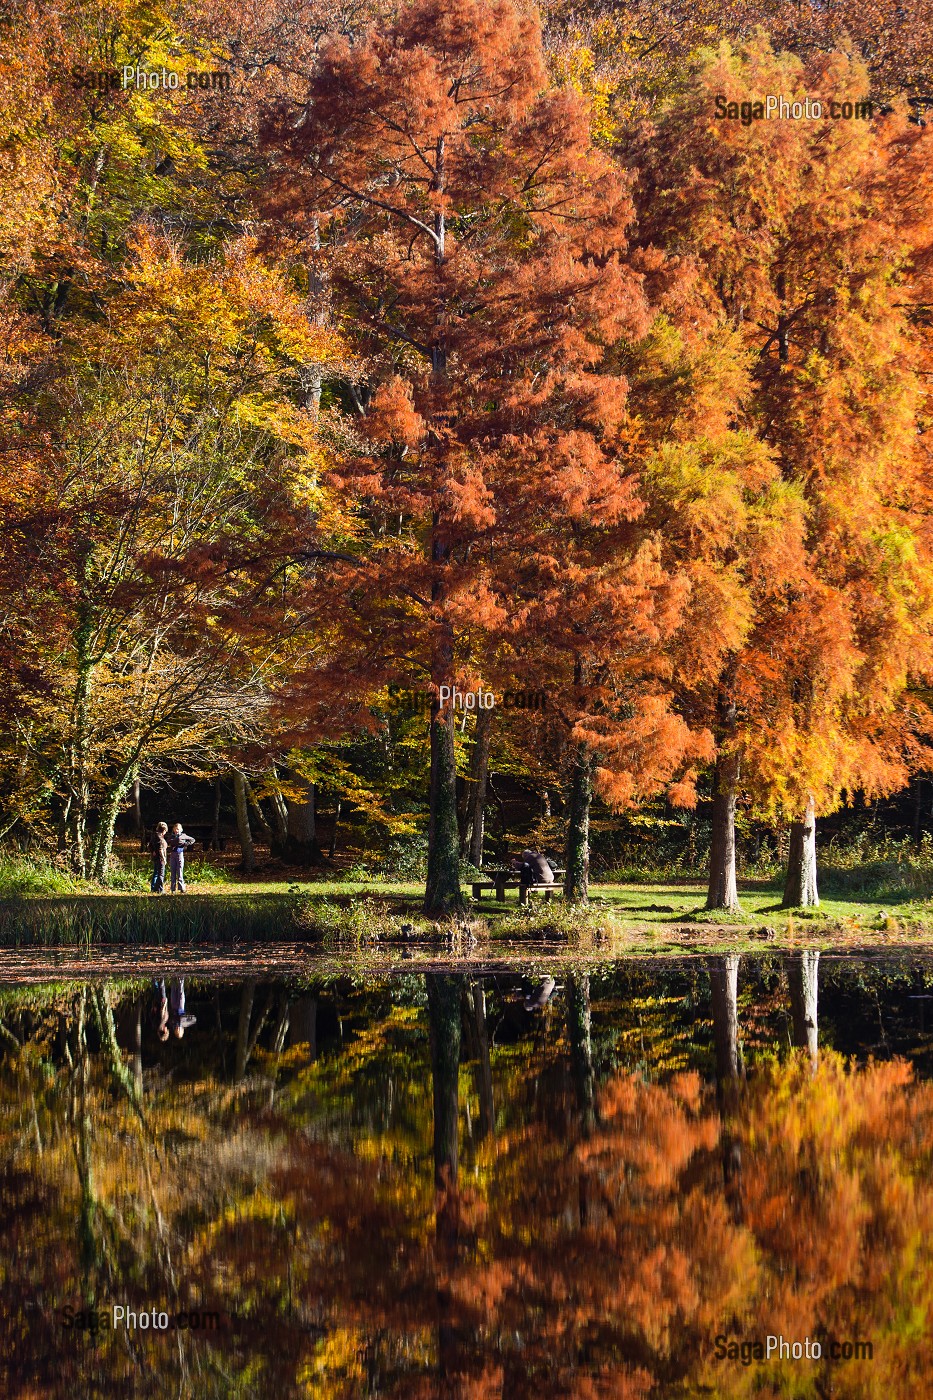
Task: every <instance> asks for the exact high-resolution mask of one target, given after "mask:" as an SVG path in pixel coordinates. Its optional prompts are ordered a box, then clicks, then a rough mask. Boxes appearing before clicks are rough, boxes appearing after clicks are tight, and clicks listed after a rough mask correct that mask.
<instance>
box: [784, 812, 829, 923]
mask: <svg viewBox="0 0 933 1400" xmlns="http://www.w3.org/2000/svg"><path fill="white" fill-rule="evenodd" d="M819 902H820V898H819V894H818V892H817V888H816V806H815V804H814V801H813V798H812V797H810V798H809V800H808V801H807V809H806V812H805V813H804V818H803V821H800V822H792V823H791V828H790V852H789V854H788V858H787V879H786V881H785V883H784V898H783V899H782V901H781V908H782V909H808V908H814V907H815V906H816V905H818V904H819Z"/></svg>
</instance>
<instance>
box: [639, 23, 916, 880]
mask: <svg viewBox="0 0 933 1400" xmlns="http://www.w3.org/2000/svg"><path fill="white" fill-rule="evenodd" d="M866 82H867V79H866V75H865V73H864V71H863V70H862V69H860V68H859V67H858V66H857V65H853V64H852V63H850V62H849V61H848V60H847V59H846V58H845V57H844V56H842V55H839V54H837V55H832V56H829V57H828V58H825V59H821V60H820V61H819V62H818V63H814V65H813V66H812V67H811V68H809V69H805V68H804V67H803V65H802V64H801V63H800V61H799V60H797V59H794V58H792V57H790V56H788V55H781V56H777V55H775V54H774V53H773V52H772V51H771V49H770V48H769V46H768V45H767V43H766V41H763V40H758V41H756V42H755V43H754V44H753V45H751V46H750V48H749V49H748V50H747V51H746V52H745V53H744V54H742V55H737V54H735V53H733V52H732V50H731V49H729V47H728V46H727V45H725V44H724V45H723V46H722V47H721V48H720V50H719V52H718V53H717V54H715V55H714V54H708V55H706V57H705V58H704V59H703V60H702V61H701V63H700V64H699V66H698V68H697V72H696V81H695V83H694V84H693V85H692V86H691V87H690V89H689V90H688V92H687V93H686V94H685V95H684V96H683V97H682V98H678V99H677V100H676V101H673V102H672V103H671V104H670V106H669V108H668V110H667V111H666V112H665V113H664V115H663V116H662V117H661V119H660V120H659V122H658V125H657V128H656V130H655V131H653V132H651V133H650V134H648V135H647V136H646V138H645V140H644V141H643V142H642V143H641V144H640V146H633V149H632V151H631V152H630V155H631V157H632V159H633V160H634V161H635V162H636V163H637V164H638V166H639V171H640V180H639V186H638V204H639V211H640V214H641V222H640V237H641V238H643V239H644V240H645V241H646V242H651V243H653V244H655V245H657V246H660V247H662V248H664V249H665V250H666V251H667V252H668V253H669V254H670V255H673V256H676V257H678V258H681V259H683V260H684V262H685V263H686V264H687V265H688V266H690V267H692V268H693V269H694V274H695V277H696V279H697V280H696V286H695V297H696V301H697V304H698V305H699V306H700V307H702V308H703V310H704V312H705V314H706V315H707V316H708V317H710V318H712V319H713V320H715V321H717V322H718V323H720V324H721V325H722V327H723V328H724V330H725V329H728V333H729V334H730V335H731V336H732V337H733V338H734V343H735V346H736V351H737V357H738V362H740V363H744V364H745V366H746V367H747V372H748V373H749V375H750V379H751V394H750V397H749V399H748V402H747V414H748V422H749V425H750V427H751V428H752V429H753V430H754V432H755V433H756V434H757V437H758V439H759V440H760V441H761V442H762V444H764V445H766V447H767V450H768V452H769V454H770V455H771V457H772V459H773V461H774V462H775V463H776V465H777V466H778V468H779V471H780V479H781V481H782V482H783V484H784V489H785V490H786V491H788V492H790V493H791V494H792V496H794V497H795V498H796V500H797V502H798V506H799V511H798V514H799V521H800V530H799V533H798V538H797V544H796V546H795V552H794V553H793V554H792V553H790V552H787V551H785V552H784V554H783V556H782V557H781V558H780V559H777V560H772V561H771V565H772V566H771V567H770V568H769V572H768V575H767V577H766V578H765V579H764V580H763V585H764V586H763V587H762V588H760V589H759V590H758V591H757V595H756V596H755V598H754V599H753V605H754V606H753V613H752V614H750V615H749V617H748V619H747V625H745V626H744V628H742V629H741V635H740V636H738V637H736V639H735V641H734V644H733V645H732V646H731V648H730V650H729V654H728V656H727V658H726V661H725V664H724V665H723V667H722V668H721V669H720V671H719V673H718V676H717V679H716V682H715V684H714V685H713V686H709V685H707V684H705V683H704V685H702V686H700V687H697V686H695V685H693V686H691V684H690V683H689V680H688V682H687V684H686V686H685V696H686V699H685V704H686V705H687V707H688V709H689V708H691V707H694V706H699V707H700V709H703V708H704V707H705V708H706V711H707V713H708V714H709V715H710V717H711V720H713V721H715V723H716V725H717V728H718V734H717V738H718V741H719V759H718V763H717V803H718V806H717V811H716V818H717V829H716V831H714V861H713V864H714V869H713V870H712V872H711V881H710V891H709V904H710V907H715V906H717V905H720V904H730V903H734V902H735V885H734V878H730V877H729V875H728V872H726V871H725V870H724V865H723V862H724V860H728V857H729V852H730V851H731V852H733V854H734V837H733V836H732V822H733V816H734V810H735V802H736V798H737V795H738V794H739V793H740V792H741V791H743V790H744V791H745V792H746V793H747V794H748V795H749V797H750V798H751V799H752V800H753V801H754V803H755V805H756V806H757V807H758V809H759V810H760V811H769V812H771V813H781V814H784V815H787V816H789V817H792V818H794V819H795V825H794V828H793V837H794V850H793V852H792V878H791V879H790V880H789V882H788V887H787V890H786V892H785V903H788V904H791V905H795V904H800V903H814V902H816V898H817V896H816V881H815V850H814V845H813V842H814V826H815V822H814V810H822V811H824V812H825V811H829V810H832V809H833V808H834V807H835V806H836V805H838V803H839V802H840V801H841V800H842V799H843V798H844V796H845V794H846V793H851V792H853V791H854V790H857V789H860V790H861V791H863V792H865V793H866V794H869V795H870V794H878V793H883V792H887V791H892V790H894V789H896V788H898V787H900V786H902V785H903V783H904V782H905V780H906V777H907V775H908V772H909V770H910V767H911V765H912V764H913V763H916V762H917V759H918V754H922V753H923V752H924V751H925V749H924V738H925V735H926V733H927V731H928V728H929V721H928V717H927V714H926V711H925V709H924V707H923V705H922V704H921V703H920V701H919V699H918V698H917V697H916V695H915V694H913V693H912V692H911V690H910V684H911V682H912V681H916V680H926V679H927V678H928V677H929V675H930V672H931V666H933V554H931V552H930V544H931V541H930V537H929V530H928V527H927V524H926V517H927V513H928V495H929V484H930V478H929V462H928V461H927V460H926V458H925V457H924V456H923V455H922V452H921V448H922V433H921V429H922V424H923V418H924V400H925V390H924V386H923V373H922V371H923V369H924V366H925V364H926V363H927V361H928V355H929V346H928V344H927V343H926V340H925V335H926V332H925V331H924V329H923V327H922V325H921V324H920V323H919V318H918V316H917V315H916V311H917V308H918V306H919V305H921V304H923V303H924V302H928V301H929V295H928V290H929V275H930V267H931V249H933V163H931V152H933V147H931V143H930V137H929V133H928V132H926V131H924V130H923V129H921V128H918V127H917V126H914V125H911V124H910V123H909V122H908V120H907V119H906V116H905V114H904V113H902V112H894V113H891V114H889V115H887V116H886V117H884V118H880V119H876V120H875V121H873V122H865V121H838V120H836V121H834V120H832V118H831V116H830V109H829V101H830V100H831V99H834V98H836V99H838V98H841V97H844V98H846V99H851V100H852V101H855V100H857V99H858V98H859V97H860V96H863V95H864V93H865V90H866ZM767 93H783V94H785V95H786V96H787V97H788V99H789V100H791V99H793V98H796V99H799V100H801V101H802V100H803V99H804V97H805V96H806V95H808V94H809V95H810V96H811V97H812V98H814V99H821V100H822V102H823V109H824V117H823V119H821V120H800V121H796V120H792V119H791V120H761V121H752V122H751V123H750V124H745V125H743V124H742V123H741V122H740V121H731V120H729V119H728V118H726V119H720V118H717V116H716V110H717V108H716V97H717V95H720V94H721V95H723V96H724V97H725V99H726V102H727V103H731V102H736V101H737V102H739V103H741V102H743V101H745V102H754V101H756V100H760V99H761V97H762V95H763V94H767ZM755 567H756V562H755V560H754V559H753V558H752V557H751V556H750V555H748V556H747V558H746V564H745V571H746V575H747V576H750V575H751V573H752V571H753V570H754V569H755ZM717 838H718V840H717Z"/></svg>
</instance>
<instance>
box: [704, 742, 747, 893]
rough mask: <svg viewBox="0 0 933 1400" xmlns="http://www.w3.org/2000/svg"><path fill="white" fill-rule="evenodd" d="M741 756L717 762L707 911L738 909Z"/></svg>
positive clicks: (733, 755) (722, 758)
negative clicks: (737, 810)
mask: <svg viewBox="0 0 933 1400" xmlns="http://www.w3.org/2000/svg"><path fill="white" fill-rule="evenodd" d="M738 781H739V758H738V754H725V755H722V756H721V757H720V758H719V759H717V762H716V791H715V795H714V797H713V835H712V842H711V844H710V854H709V887H708V889H707V892H706V907H707V909H738V907H739V894H738V887H737V885H736V879H735V805H736V799H737V796H738Z"/></svg>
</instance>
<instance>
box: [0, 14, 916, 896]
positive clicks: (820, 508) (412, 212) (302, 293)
mask: <svg viewBox="0 0 933 1400" xmlns="http://www.w3.org/2000/svg"><path fill="white" fill-rule="evenodd" d="M909 9H910V15H909V19H910V22H909V23H906V22H905V21H904V16H903V12H902V10H901V8H900V7H895V6H893V5H890V6H889V5H886V4H883V3H878V4H872V5H867V6H865V5H861V6H854V5H843V6H834V7H832V9H831V10H827V9H826V7H824V6H820V5H816V4H813V3H803V4H800V5H798V4H794V5H768V6H761V5H759V4H756V3H753V0H748V2H747V3H746V2H745V0H743V3H734V4H729V5H727V6H726V7H725V8H723V7H721V6H716V7H715V8H713V7H711V6H709V5H706V4H700V5H699V6H697V5H695V4H693V5H690V6H684V5H681V4H680V3H679V0H672V3H669V4H664V5H661V6H651V7H648V6H645V5H644V4H642V3H641V0H630V3H624V2H623V3H619V4H611V5H609V4H603V3H599V0H588V3H583V4H574V5H572V6H571V5H568V4H565V3H563V0H544V3H543V4H542V5H541V6H540V8H539V7H536V6H535V5H533V4H531V3H528V2H527V0H398V2H397V3H395V2H394V0H288V3H286V0H259V3H256V4H245V3H242V0H219V3H218V4H214V5H211V6H210V8H209V9H208V8H207V7H201V6H198V5H196V4H193V3H189V0H169V3H167V4H155V3H150V0H95V3H93V4H90V5H89V4H85V3H78V0H64V3H56V4H55V5H52V4H51V3H48V2H47V0H12V3H11V4H9V5H7V7H6V8H5V11H4V14H3V16H0V498H2V508H3V519H4V527H5V528H4V530H3V534H2V537H0V682H2V683H0V711H2V715H0V833H2V840H3V842H4V845H5V846H6V847H7V848H11V847H19V848H27V849H37V850H43V851H46V852H48V853H49V854H50V856H51V857H52V858H53V859H55V860H57V861H59V862H60V863H61V864H62V865H63V866H66V867H67V868H68V869H70V870H71V871H72V872H73V873H74V874H75V875H76V876H78V877H81V878H88V879H93V880H96V881H98V882H100V883H101V884H106V883H107V881H108V880H109V879H111V878H112V875H113V872H114V869H115V868H116V864H117V861H118V857H117V856H116V855H115V854H114V840H115V833H118V832H119V830H120V827H121V822H123V821H124V820H125V816H126V814H127V812H128V811H131V810H132V809H133V808H134V804H135V811H136V813H137V817H138V814H139V812H140V811H141V808H140V801H141V798H140V794H141V793H142V794H154V793H155V794H157V793H159V792H161V791H164V790H165V789H166V786H167V785H171V791H172V792H173V793H174V794H176V795H177V794H178V793H182V794H184V793H186V792H188V793H190V794H194V793H195V792H196V791H197V790H199V785H200V786H201V787H203V786H204V785H205V784H212V783H217V784H221V785H223V787H224V790H225V791H227V792H229V793H230V794H231V795H232V799H233V807H232V808H231V810H233V808H235V813H236V822H237V830H238V834H239V840H240V845H241V847H242V854H243V863H244V866H245V868H246V869H247V870H248V869H249V868H250V866H251V864H252V861H253V859H254V854H253V837H254V836H259V837H262V838H263V839H267V841H268V844H269V845H270V846H271V848H272V850H273V851H274V852H276V853H277V854H278V855H279V856H280V857H281V858H282V859H283V860H285V861H286V862H291V863H294V864H307V863H313V862H315V861H320V860H325V859H326V856H325V854H324V853H323V852H322V850H321V845H320V842H319V840H318V836H317V832H316V828H315V804H316V802H317V801H318V800H319V798H320V795H321V794H325V793H326V794H329V796H330V799H331V800H332V801H333V802H335V803H337V802H338V800H339V799H342V801H343V802H344V804H345V807H351V806H352V809H353V813H354V820H355V821H356V823H357V831H358V834H359V836H360V841H361V843H362V845H363V847H368V848H370V849H375V850H381V851H382V853H383V854H384V853H385V852H386V851H387V850H389V849H390V848H392V847H393V844H395V845H398V844H399V843H401V844H402V845H404V844H405V843H406V842H407V843H409V845H410V846H411V848H412V849H413V850H418V849H420V848H421V845H423V846H424V849H425V861H424V868H423V872H422V873H423V875H424V877H425V879H426V895H425V908H426V910H427V911H428V912H430V913H451V912H456V911H457V910H458V909H459V908H460V905H461V883H460V882H461V862H462V861H465V860H469V862H470V864H471V867H473V868H475V867H481V866H482V865H483V864H484V862H485V861H486V860H487V858H491V854H492V849H493V848H492V845H491V843H490V832H489V821H488V819H487V814H486V809H487V806H488V805H489V804H490V802H491V801H493V799H494V794H493V793H492V789H491V778H492V777H494V776H495V775H498V776H499V779H500V782H501V784H502V785H506V784H511V788H512V790H514V791H516V792H518V793H520V794H521V801H520V802H519V804H518V805H519V808H521V811H520V815H519V819H518V820H517V821H516V823H515V825H514V826H513V828H512V829H511V830H510V829H509V827H508V820H507V818H506V817H505V816H503V815H502V811H501V805H502V804H501V801H500V828H501V829H500V832H499V836H498V837H497V841H496V845H495V851H496V855H497V856H498V858H499V859H500V860H501V859H502V858H503V856H504V855H505V851H504V850H503V847H506V848H507V847H508V846H509V844H510V843H511V844H514V843H515V842H518V843H519V844H528V843H529V842H530V843H531V844H533V845H536V846H538V847H540V848H542V849H548V850H550V851H552V852H554V853H555V854H556V855H557V857H558V859H559V860H560V863H561V865H562V866H563V868H564V869H565V870H566V874H565V875H564V876H563V880H564V892H565V894H566V895H567V896H568V897H569V898H572V899H575V900H585V899H586V896H587V888H588V872H589V862H590V834H589V833H590V821H591V814H593V813H595V812H600V813H603V814H605V815H606V817H607V819H608V820H612V819H614V818H613V814H628V819H638V817H639V814H641V816H642V817H643V818H644V820H645V821H648V822H651V821H655V822H661V824H662V825H663V820H662V818H663V819H669V818H671V817H672V816H673V814H676V813H683V812H691V811H694V812H695V811H697V810H702V812H703V813H704V814H705V816H706V818H707V819H708V822H709V824H710V825H709V833H710V834H709V870H708V874H709V897H708V903H709V905H710V907H713V908H716V907H724V908H730V907H733V906H734V905H735V904H736V902H737V897H738V896H737V887H736V822H737V821H739V822H740V823H741V821H742V820H743V819H745V820H749V821H751V820H755V821H760V822H765V823H769V824H771V826H772V827H774V828H775V829H778V828H780V829H781V830H783V831H785V832H786V833H789V836H790V850H789V856H790V863H791V868H792V878H791V879H790V881H789V883H788V892H787V893H786V896H785V897H786V898H787V899H788V901H789V902H790V903H792V904H806V903H811V902H813V900H814V899H815V898H816V886H815V875H814V873H813V862H814V860H815V855H814V847H813V841H814V839H815V838H814V831H815V823H816V819H817V818H818V817H825V816H828V815H829V814H831V813H833V812H836V811H837V810H839V809H840V808H842V807H845V806H846V804H851V803H852V802H853V801H856V800H858V801H863V802H864V801H873V800H875V799H877V798H880V797H885V796H887V795H890V794H896V793H898V792H900V791H902V790H903V789H904V788H905V787H906V786H907V784H908V783H910V782H911V780H912V779H915V778H916V776H917V775H918V774H921V775H922V774H924V773H926V772H927V771H929V770H930V769H931V766H933V765H931V759H930V753H929V743H930V734H931V714H930V710H929V703H928V689H929V685H930V680H931V674H933V552H931V547H933V539H931V530H930V524H929V521H930V489H931V485H933V462H931V455H930V421H931V406H930V393H931V385H933V360H931V343H933V342H931V327H933V319H931V307H933V285H931V278H933V154H931V153H933V145H931V141H933V136H931V131H930V126H929V118H928V115H927V113H928V112H929V110H930V108H931V107H933V73H931V71H930V69H931V66H933V57H931V55H933V22H931V12H930V7H929V5H928V3H926V0H923V3H915V4H912V5H911V6H910V7H909ZM769 97H776V98H779V99H780V100H781V101H782V102H783V103H784V104H785V105H786V106H787V108H788V115H786V116H782V115H779V114H769V115H764V116H757V117H755V118H754V119H753V118H752V115H751V114H752V113H754V112H755V110H756V104H757V105H762V104H765V103H766V102H767V99H768V98H769ZM733 108H734V111H735V113H736V114H737V115H736V116H735V117H732V116H730V115H729V114H730V112H731V111H732V110H733ZM798 108H799V109H800V111H801V113H804V112H806V113H810V114H811V115H801V116H799V117H798V116H796V115H794V113H796V111H797V110H798ZM817 108H819V115H818V116H815V115H812V113H814V112H815V111H816V109H817ZM779 110H780V109H779ZM743 112H748V113H749V114H750V115H749V119H748V120H744V119H743V118H742V116H741V115H740V114H741V113H743ZM848 112H851V113H852V115H851V116H850V115H847V113H848ZM400 695H406V696H409V697H414V700H415V703H413V704H409V705H404V704H400V703H399V696H400ZM458 696H459V702H458V700H457V697H458ZM483 697H492V702H491V703H489V702H488V701H487V700H484V699H483ZM507 697H513V699H512V701H511V702H510V701H509V700H508V699H507ZM522 697H526V698H527V697H532V699H531V701H530V702H529V703H525V700H524V699H522ZM217 791H218V793H219V792H220V787H218V789H217ZM173 800H176V801H177V796H176V798H174V799H173ZM192 800H193V799H192ZM217 800H218V803H219V801H220V798H219V796H218V799H217ZM522 804H524V805H522ZM698 804H699V808H698ZM218 810H219V807H218ZM659 814H660V816H659ZM338 818H339V805H338V806H337V812H336V815H335V816H334V837H333V840H332V842H331V847H332V850H331V855H333V847H334V845H335V843H336V823H337V820H338ZM419 843H420V844H419ZM794 872H796V874H794ZM795 880H796V886H795V885H794V881H795Z"/></svg>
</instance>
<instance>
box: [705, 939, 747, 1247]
mask: <svg viewBox="0 0 933 1400" xmlns="http://www.w3.org/2000/svg"><path fill="white" fill-rule="evenodd" d="M709 979H710V985H711V987H712V992H713V1040H714V1043H715V1047H716V1097H717V1099H718V1101H719V1109H720V1113H721V1115H722V1134H721V1140H720V1150H721V1153H722V1176H723V1186H724V1189H725V1197H726V1202H727V1204H728V1206H729V1211H730V1214H731V1215H732V1218H733V1220H734V1221H735V1222H736V1223H740V1222H741V1220H742V1219H743V1216H744V1205H743V1200H742V1144H741V1142H740V1140H739V1139H738V1138H737V1137H736V1136H735V1134H734V1133H733V1132H732V1131H731V1129H730V1126H729V1122H730V1118H729V1110H730V1106H731V1105H732V1104H733V1103H734V1101H735V1097H736V1094H737V1092H738V1086H739V1082H740V1080H741V1079H743V1078H744V1075H745V1067H744V1065H743V1063H742V1049H741V1046H740V1045H739V957H738V954H737V953H730V954H729V955H728V956H727V957H724V958H710V960H709Z"/></svg>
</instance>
